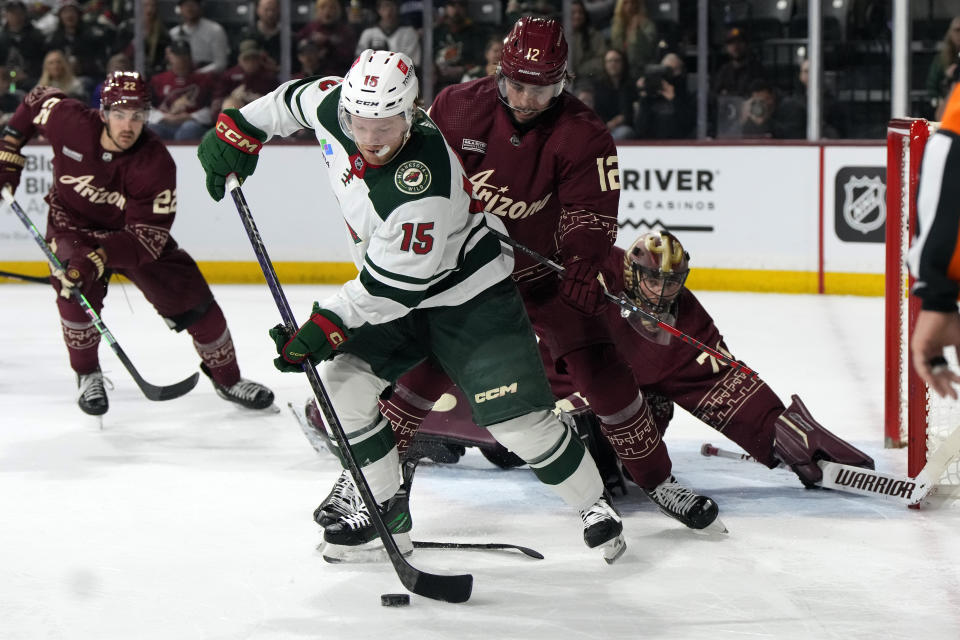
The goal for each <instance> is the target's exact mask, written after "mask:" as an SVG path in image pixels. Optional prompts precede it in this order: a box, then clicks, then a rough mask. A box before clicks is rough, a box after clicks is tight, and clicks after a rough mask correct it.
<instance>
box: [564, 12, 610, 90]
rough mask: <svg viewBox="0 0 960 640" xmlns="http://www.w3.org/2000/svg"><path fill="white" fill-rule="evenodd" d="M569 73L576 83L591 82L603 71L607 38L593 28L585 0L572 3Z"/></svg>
mask: <svg viewBox="0 0 960 640" xmlns="http://www.w3.org/2000/svg"><path fill="white" fill-rule="evenodd" d="M567 46H568V47H569V49H568V52H567V72H568V73H570V75H571V76H573V78H574V80H575V82H577V83H580V82H583V81H591V80H593V79H595V78H596V77H598V76H599V75H600V73H601V72H602V71H603V54H604V52H605V51H606V50H607V42H606V38H604V37H603V34H602V33H600V32H599V31H597V30H596V29H594V28H593V26H592V25H591V22H590V15H589V14H588V13H587V8H586V6H585V5H584V4H583V0H573V2H571V3H570V33H568V34H567Z"/></svg>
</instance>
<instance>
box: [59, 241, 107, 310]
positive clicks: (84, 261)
mask: <svg viewBox="0 0 960 640" xmlns="http://www.w3.org/2000/svg"><path fill="white" fill-rule="evenodd" d="M66 244H67V245H68V246H65V247H57V243H56V241H55V240H54V241H52V242H51V243H50V245H51V246H50V248H51V249H53V252H54V253H55V254H57V257H58V258H60V261H61V263H62V264H63V269H62V270H60V269H53V270H52V272H53V275H54V277H56V278H57V279H59V280H60V285H61V286H60V295H61V296H63V297H64V298H69V297H70V296H71V295H73V291H74V289H77V290H79V291H81V292H83V293H86V291H87V290H88V289H89V287H90V285H92V284H93V283H94V282H96V281H97V280H99V279H100V278H102V277H103V274H104V272H105V271H106V264H105V263H104V259H103V256H102V255H101V254H99V253H97V251H96V250H95V249H93V248H92V247H90V246H88V245H84V244H80V243H79V242H76V241H74V242H67V243H66Z"/></svg>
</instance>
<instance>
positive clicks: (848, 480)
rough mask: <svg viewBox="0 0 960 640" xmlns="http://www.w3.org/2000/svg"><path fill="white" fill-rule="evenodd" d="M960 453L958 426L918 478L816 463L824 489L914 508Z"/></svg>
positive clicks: (714, 450) (709, 451)
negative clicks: (880, 499)
mask: <svg viewBox="0 0 960 640" xmlns="http://www.w3.org/2000/svg"><path fill="white" fill-rule="evenodd" d="M700 453H701V454H702V455H704V456H708V457H709V456H717V457H720V458H729V459H731V460H741V461H745V462H758V463H759V461H758V460H757V459H756V458H754V457H753V456H750V455H748V454H746V453H736V452H735V451H727V450H725V449H720V448H719V447H715V446H713V445H712V444H704V445H703V446H702V447H700ZM958 453H960V429H955V430H954V431H953V433H951V434H950V435H949V436H947V438H946V439H945V440H943V441H942V442H941V443H940V445H939V446H938V447H937V449H936V451H934V452H933V453H932V454H930V455H929V456H928V457H927V464H926V465H924V467H923V469H921V470H920V473H918V474H917V477H916V478H910V477H908V476H897V475H893V474H890V473H882V472H880V471H874V470H872V469H865V468H863V467H854V466H852V465H848V464H840V463H839V462H830V461H827V460H819V461H817V465H819V467H820V468H821V469H822V470H823V480H821V482H820V486H821V487H823V488H824V489H834V490H836V491H843V492H846V493H855V494H857V495H862V496H872V497H874V498H882V499H884V500H890V501H892V502H897V503H899V504H903V505H906V506H909V507H913V506H917V505H919V504H920V503H921V502H923V501H924V500H925V499H927V498H928V497H930V496H931V495H932V494H933V493H935V492H936V488H937V482H938V481H939V480H940V476H942V475H943V472H944V471H945V470H946V468H947V465H948V464H950V460H951V459H952V458H954V457H955V456H956V455H957V454H958ZM759 464H762V463H759ZM764 466H766V465H764ZM778 468H784V469H787V468H789V467H787V466H786V465H785V464H783V463H782V462H781V463H780V465H779V467H778Z"/></svg>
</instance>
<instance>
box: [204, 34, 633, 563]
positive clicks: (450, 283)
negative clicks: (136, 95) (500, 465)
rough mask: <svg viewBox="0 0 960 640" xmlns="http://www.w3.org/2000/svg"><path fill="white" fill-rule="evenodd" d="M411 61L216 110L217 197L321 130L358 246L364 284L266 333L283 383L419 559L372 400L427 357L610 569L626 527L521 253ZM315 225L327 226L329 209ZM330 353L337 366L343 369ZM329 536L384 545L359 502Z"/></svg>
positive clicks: (333, 547) (210, 144)
mask: <svg viewBox="0 0 960 640" xmlns="http://www.w3.org/2000/svg"><path fill="white" fill-rule="evenodd" d="M417 92H418V84H417V78H416V75H415V74H414V71H413V65H412V63H411V61H410V59H409V58H408V57H407V56H406V55H404V54H399V53H393V52H388V51H371V50H367V51H364V52H363V53H362V54H361V55H360V57H359V58H357V60H356V61H355V62H354V64H353V66H352V67H351V68H350V70H349V71H348V73H347V75H346V77H345V78H343V79H342V81H341V79H340V78H337V77H326V78H321V79H316V78H314V79H305V80H298V81H291V82H288V83H285V84H283V85H281V86H280V87H278V88H277V89H276V90H275V91H273V92H272V93H270V94H268V95H266V96H264V97H263V98H260V99H258V100H256V101H254V102H252V103H250V104H249V105H247V106H245V107H243V108H242V109H241V110H239V111H238V110H234V109H228V110H226V111H225V112H224V113H222V114H221V115H220V117H219V119H218V121H217V125H216V127H215V129H214V130H213V131H210V132H209V133H208V134H207V135H206V136H205V137H204V139H203V141H202V142H201V144H200V147H199V150H198V154H199V156H200V161H201V164H202V165H203V167H204V170H205V171H206V174H207V189H208V191H209V192H210V195H211V196H212V197H213V198H214V199H215V200H220V199H222V198H223V196H224V185H225V179H226V176H227V175H229V174H230V173H236V174H237V175H238V177H239V178H240V179H241V180H242V179H244V178H246V177H248V176H249V175H251V174H252V173H253V171H254V169H255V168H256V162H257V154H258V152H259V151H260V148H261V147H262V145H263V143H265V142H266V141H268V140H269V139H270V138H271V137H273V136H277V135H280V136H287V135H290V134H292V133H295V132H297V131H299V130H301V129H304V128H309V129H313V130H314V132H315V134H316V137H317V140H318V141H319V142H320V145H321V148H320V149H319V150H318V153H317V165H318V171H322V169H320V167H319V165H320V162H321V161H322V162H323V164H325V165H326V169H325V172H326V174H327V177H328V179H329V181H330V185H331V187H332V189H333V192H334V194H335V195H336V197H337V200H338V202H339V205H340V210H341V214H342V216H343V219H344V221H345V223H346V225H347V229H348V231H349V233H350V237H351V238H352V240H353V246H352V248H353V256H354V261H355V263H356V265H357V268H358V269H359V271H360V273H359V275H358V276H357V278H355V279H353V280H351V281H349V282H347V283H346V284H345V285H343V287H341V289H340V290H339V291H337V293H336V294H334V295H333V296H331V297H329V298H327V299H326V300H323V301H322V302H318V303H315V304H314V307H313V311H312V314H311V316H310V319H309V320H308V321H307V322H306V323H305V324H303V326H301V327H300V329H299V330H298V331H297V332H296V333H295V334H294V335H292V336H290V335H287V334H286V332H285V331H284V329H283V328H282V327H280V326H278V327H275V328H274V329H273V330H271V335H272V336H273V337H274V339H275V341H276V344H277V352H278V354H279V357H278V358H277V359H276V360H275V361H274V362H275V364H276V366H277V368H279V369H280V370H282V371H301V365H302V362H303V361H304V359H306V358H310V359H311V360H313V361H315V362H319V363H320V365H319V373H320V376H321V378H322V380H323V382H324V384H325V385H326V388H327V390H328V392H329V394H330V397H331V399H332V402H333V408H334V410H335V411H336V413H337V415H338V416H339V418H340V421H341V423H342V424H343V428H344V432H345V433H346V435H347V439H348V441H349V443H350V446H351V449H352V452H353V454H354V456H355V458H356V459H357V460H358V461H360V463H361V465H362V469H363V472H364V475H365V477H366V479H367V481H368V483H369V484H370V488H371V490H372V492H373V495H374V497H375V498H376V500H377V502H378V506H379V509H380V511H381V514H382V516H383V519H384V522H386V523H387V526H388V527H390V528H391V531H392V532H393V533H395V534H396V537H397V542H398V545H400V547H401V549H402V550H404V551H406V550H408V549H410V548H412V547H411V543H410V540H409V534H408V532H409V531H410V528H411V520H410V516H409V509H408V504H407V503H408V500H407V496H406V495H405V492H404V491H403V490H402V488H401V475H400V466H399V459H398V456H397V448H396V444H395V442H394V438H393V434H392V431H391V428H390V424H389V422H388V421H387V420H386V419H385V418H383V417H382V416H381V415H380V413H379V411H378V408H377V400H378V398H379V397H380V396H381V394H383V393H384V392H385V391H387V389H388V388H389V387H390V385H391V383H392V382H393V381H395V380H396V379H397V377H399V376H400V374H402V373H403V372H405V371H407V370H408V369H410V368H411V367H413V366H414V365H416V364H417V363H419V362H421V361H422V360H423V359H424V358H425V357H427V356H428V355H430V356H433V358H434V359H435V360H436V361H437V362H439V363H440V364H441V365H442V366H443V367H444V369H446V371H447V372H448V374H449V375H450V377H451V378H452V379H453V380H454V382H456V383H457V385H458V386H459V387H460V388H461V389H462V390H463V391H464V393H465V395H466V396H467V398H468V399H469V400H470V403H471V408H472V411H473V416H474V420H475V422H476V423H477V424H478V425H481V426H484V427H486V428H488V429H489V430H490V433H491V434H492V435H493V436H494V437H495V438H496V439H497V440H498V441H499V442H500V443H502V444H503V445H504V446H506V447H507V448H508V449H510V450H512V451H513V452H515V453H516V454H517V455H518V456H520V457H521V458H522V459H523V460H524V461H526V462H527V463H528V464H529V465H530V467H531V468H532V469H533V471H534V472H535V473H536V475H537V477H538V478H540V480H541V481H542V482H544V483H546V484H548V485H549V486H550V487H551V488H552V489H553V490H554V491H555V492H556V493H557V494H558V495H559V496H560V497H561V498H562V499H563V500H564V501H565V502H566V503H567V504H568V505H570V506H572V507H573V508H574V509H577V510H578V511H579V512H580V515H581V519H582V522H583V536H584V541H585V542H586V544H587V545H588V546H589V547H600V548H601V550H602V553H603V555H604V557H605V559H607V561H608V562H612V561H613V560H615V559H616V558H617V557H618V556H619V555H620V554H621V553H622V552H623V550H624V541H623V536H622V535H621V530H622V523H621V519H620V516H619V514H617V512H616V511H615V510H614V509H613V507H611V506H610V505H609V503H608V502H607V501H606V499H605V498H604V496H603V483H602V481H601V479H600V476H599V473H598V471H597V467H596V464H595V463H594V461H593V458H591V457H590V454H589V452H587V451H586V450H585V449H584V447H583V445H582V443H581V442H580V440H579V439H578V438H577V437H575V436H574V435H573V434H572V433H571V431H570V429H569V428H568V427H566V426H564V425H563V424H562V423H561V422H560V421H559V420H558V419H557V418H556V417H555V416H554V415H553V414H552V413H551V409H552V408H553V403H554V401H553V397H552V395H551V393H550V389H549V386H548V384H547V380H546V376H545V374H544V371H543V366H542V364H541V362H540V358H539V354H538V351H537V346H536V342H535V339H534V335H533V331H532V329H531V327H530V323H529V320H528V319H527V316H526V313H525V311H524V308H523V304H522V302H521V300H520V296H519V294H518V293H517V290H516V287H515V285H514V284H513V282H512V280H511V279H510V277H509V276H510V273H511V271H512V268H513V258H512V255H510V254H507V253H505V252H504V250H503V249H502V248H501V243H500V242H499V241H498V240H497V238H496V237H495V236H494V235H493V234H491V233H490V232H489V230H488V225H497V226H498V228H501V229H502V226H501V224H500V223H499V221H497V220H496V218H495V217H493V216H488V215H487V214H485V213H483V211H482V209H483V207H482V205H481V204H480V203H479V202H477V201H475V200H474V199H473V198H472V186H471V184H470V182H469V181H468V180H467V178H466V176H465V174H464V172H463V169H462V166H461V164H460V161H459V159H458V158H457V156H456V154H455V153H454V152H453V151H452V150H451V149H450V147H449V146H448V145H447V144H446V142H445V141H444V139H443V137H442V136H441V134H440V132H439V131H438V130H437V128H436V127H435V126H434V124H433V123H432V122H431V121H430V119H429V117H428V116H427V115H426V113H425V112H424V111H423V110H422V109H420V108H419V107H418V106H417ZM318 208H320V209H321V211H319V213H320V214H321V215H323V214H324V213H325V211H323V209H324V208H325V207H323V206H321V207H318ZM334 356H336V357H334ZM356 508H357V512H356V513H352V514H349V515H347V516H344V517H343V518H341V519H340V520H339V521H337V522H336V523H334V524H332V525H330V526H328V527H327V528H326V530H325V532H324V541H325V548H324V556H325V557H327V558H328V559H341V558H343V557H344V556H345V555H346V554H347V553H348V552H349V551H351V550H356V549H358V548H360V547H361V546H363V545H366V544H374V543H375V542H376V541H375V538H376V536H377V533H376V530H375V529H374V527H373V526H372V523H371V521H370V515H369V513H368V512H367V511H366V509H365V507H363V505H362V504H357V505H356Z"/></svg>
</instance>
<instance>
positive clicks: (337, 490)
mask: <svg viewBox="0 0 960 640" xmlns="http://www.w3.org/2000/svg"><path fill="white" fill-rule="evenodd" d="M356 495H357V490H356V488H355V487H354V486H353V478H351V477H350V472H349V471H347V470H346V469H344V470H343V471H342V472H341V473H340V477H339V478H337V481H336V482H335V483H333V489H331V490H330V493H328V494H327V497H326V498H324V499H323V502H321V503H320V506H318V507H317V508H316V509H315V510H314V512H313V521H314V522H316V523H317V524H318V525H320V526H321V527H323V528H324V529H326V528H327V527H329V526H330V525H331V524H333V523H334V522H336V521H337V520H339V519H340V518H342V517H343V516H348V515H350V514H352V513H353V510H354V503H355V500H356Z"/></svg>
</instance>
